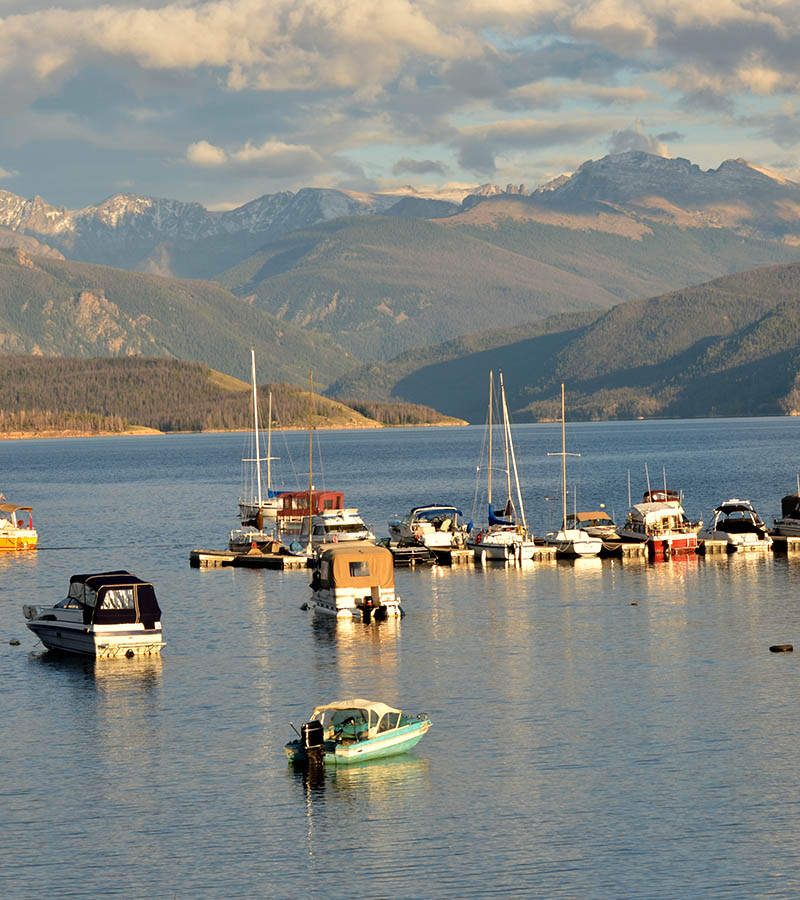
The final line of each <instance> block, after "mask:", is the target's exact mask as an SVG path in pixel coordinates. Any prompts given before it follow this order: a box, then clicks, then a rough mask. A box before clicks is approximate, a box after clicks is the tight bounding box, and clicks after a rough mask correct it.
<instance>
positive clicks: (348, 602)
mask: <svg viewBox="0 0 800 900" xmlns="http://www.w3.org/2000/svg"><path fill="white" fill-rule="evenodd" d="M311 598H312V602H311V605H312V606H313V609H314V612H317V613H320V614H323V615H329V616H336V617H337V618H343V619H360V620H361V621H362V622H369V621H371V620H373V619H374V620H376V621H382V620H384V619H387V618H389V617H393V616H400V615H402V610H401V608H400V600H399V599H398V597H397V594H396V593H395V589H394V559H393V558H392V554H391V552H390V551H389V550H387V549H386V547H378V546H376V545H375V544H369V543H367V542H366V541H351V542H349V543H345V544H335V545H334V546H332V547H329V548H328V549H327V550H323V551H322V553H320V554H319V556H318V557H317V559H316V560H315V561H314V567H313V573H312V576H311Z"/></svg>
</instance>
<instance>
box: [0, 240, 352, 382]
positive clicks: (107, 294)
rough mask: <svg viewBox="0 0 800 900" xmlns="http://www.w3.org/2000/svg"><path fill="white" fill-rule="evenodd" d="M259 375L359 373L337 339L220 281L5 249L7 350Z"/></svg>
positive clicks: (0, 312) (0, 272) (0, 274)
mask: <svg viewBox="0 0 800 900" xmlns="http://www.w3.org/2000/svg"><path fill="white" fill-rule="evenodd" d="M250 347H254V348H255V351H256V358H257V360H258V366H259V373H260V374H261V375H262V376H263V377H264V378H265V379H268V380H271V381H289V382H295V383H302V382H303V380H304V379H305V378H307V377H308V372H309V370H313V371H314V372H315V376H316V378H317V380H318V383H319V384H320V385H324V384H326V383H328V382H329V381H331V380H333V379H334V378H337V377H339V376H341V375H342V374H344V373H346V372H348V371H350V370H351V369H352V368H354V367H355V365H356V360H355V359H354V358H353V357H352V355H350V354H348V353H347V352H346V351H344V350H343V349H342V348H341V347H340V346H338V345H337V344H336V343H335V341H333V340H332V339H331V338H330V337H329V336H327V335H318V334H315V333H314V332H310V331H307V330H306V329H303V328H300V327H297V326H295V325H292V324H291V323H289V322H279V321H278V320H277V319H275V318H274V317H272V316H270V315H269V314H268V313H266V312H264V311H263V310H261V309H258V308H254V307H253V306H252V305H250V304H249V303H247V302H244V301H242V300H241V299H239V298H238V297H235V296H233V294H231V293H230V292H229V291H227V290H225V289H224V288H222V287H220V286H219V285H218V284H216V283H212V282H207V281H190V280H180V279H173V278H159V277H157V276H154V275H142V274H139V273H136V272H128V271H125V270H122V269H111V268H108V267H106V266H95V265H90V264H88V263H76V262H67V261H65V260H59V259H50V258H45V257H42V256H32V255H30V254H28V253H26V252H24V251H22V250H0V352H3V353H41V354H44V355H52V356H78V357H81V356H82V357H90V356H111V357H113V356H152V357H157V356H163V357H169V358H176V359H184V360H198V361H202V362H204V363H207V364H208V365H211V366H212V367H214V368H216V369H219V370H221V371H226V372H232V373H234V374H235V375H238V376H241V377H244V378H247V377H248V373H249V367H250Z"/></svg>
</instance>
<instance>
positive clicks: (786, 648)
mask: <svg viewBox="0 0 800 900" xmlns="http://www.w3.org/2000/svg"><path fill="white" fill-rule="evenodd" d="M769 650H770V653H791V652H792V651H793V650H794V647H793V646H792V645H791V644H773V645H772V646H771V647H770V648H769Z"/></svg>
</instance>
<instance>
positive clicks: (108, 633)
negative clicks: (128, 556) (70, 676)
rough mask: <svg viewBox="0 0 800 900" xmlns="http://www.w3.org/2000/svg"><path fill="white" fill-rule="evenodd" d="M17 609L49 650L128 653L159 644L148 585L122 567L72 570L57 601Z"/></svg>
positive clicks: (156, 610) (161, 643) (153, 597)
mask: <svg viewBox="0 0 800 900" xmlns="http://www.w3.org/2000/svg"><path fill="white" fill-rule="evenodd" d="M22 610H23V613H24V615H25V618H26V619H27V620H28V621H27V625H28V628H30V630H31V631H32V632H33V633H34V634H35V635H36V636H37V637H38V638H39V640H40V641H41V642H42V643H43V644H44V645H45V647H48V648H49V649H51V650H68V651H70V652H72V653H82V654H84V655H87V656H96V657H119V656H127V657H130V656H139V655H150V654H155V653H160V652H161V648H162V647H163V646H164V639H163V636H162V631H161V609H160V607H159V605H158V600H157V599H156V592H155V590H154V588H153V585H152V584H150V582H148V581H142V580H141V579H140V578H137V577H136V576H135V575H131V573H130V572H126V571H124V570H118V571H115V572H99V573H96V574H94V575H91V574H90V575H73V576H72V578H70V582H69V592H68V593H67V596H66V597H65V598H64V599H63V600H61V601H60V602H58V603H56V604H55V605H54V606H23V608H22Z"/></svg>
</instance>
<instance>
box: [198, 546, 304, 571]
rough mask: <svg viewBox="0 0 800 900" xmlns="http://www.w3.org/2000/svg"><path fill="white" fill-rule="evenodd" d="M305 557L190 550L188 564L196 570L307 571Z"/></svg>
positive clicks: (250, 551)
mask: <svg viewBox="0 0 800 900" xmlns="http://www.w3.org/2000/svg"><path fill="white" fill-rule="evenodd" d="M308 560H309V558H308V557H307V556H289V555H286V554H283V553H261V552H260V551H259V550H248V551H247V553H237V552H236V551H234V550H192V551H190V553H189V564H190V565H192V566H194V567H196V568H216V567H218V566H240V567H242V568H247V569H277V570H279V571H286V570H289V569H307V568H308V565H309V562H308Z"/></svg>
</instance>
